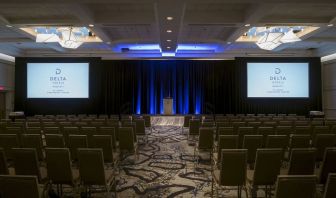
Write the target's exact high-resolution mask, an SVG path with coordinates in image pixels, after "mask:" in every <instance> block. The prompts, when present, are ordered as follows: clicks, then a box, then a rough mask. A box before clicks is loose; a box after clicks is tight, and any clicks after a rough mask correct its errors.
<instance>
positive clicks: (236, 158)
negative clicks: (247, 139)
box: [219, 149, 247, 186]
mask: <svg viewBox="0 0 336 198" xmlns="http://www.w3.org/2000/svg"><path fill="white" fill-rule="evenodd" d="M221 152H222V157H221V158H222V160H221V166H220V181H219V183H220V185H223V186H240V185H243V184H245V181H246V168H247V163H246V160H247V150H246V149H223V150H222V151H221Z"/></svg>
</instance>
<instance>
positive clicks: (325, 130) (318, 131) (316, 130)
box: [313, 126, 331, 135]
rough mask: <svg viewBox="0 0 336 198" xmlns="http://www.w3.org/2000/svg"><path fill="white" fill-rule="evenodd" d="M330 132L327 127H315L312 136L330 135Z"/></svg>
mask: <svg viewBox="0 0 336 198" xmlns="http://www.w3.org/2000/svg"><path fill="white" fill-rule="evenodd" d="M330 133H331V130H330V128H329V126H315V127H314V129H313V135H316V134H330Z"/></svg>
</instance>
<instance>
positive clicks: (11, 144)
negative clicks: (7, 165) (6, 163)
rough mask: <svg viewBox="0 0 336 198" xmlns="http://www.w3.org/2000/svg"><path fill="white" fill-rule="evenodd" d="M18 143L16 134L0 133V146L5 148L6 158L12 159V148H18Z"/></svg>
mask: <svg viewBox="0 0 336 198" xmlns="http://www.w3.org/2000/svg"><path fill="white" fill-rule="evenodd" d="M19 147H20V143H19V139H18V136H17V135H16V134H0V148H3V149H4V150H5V153H6V156H7V158H8V159H13V156H12V148H19Z"/></svg>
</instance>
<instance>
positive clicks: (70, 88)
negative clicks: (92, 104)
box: [27, 63, 89, 98]
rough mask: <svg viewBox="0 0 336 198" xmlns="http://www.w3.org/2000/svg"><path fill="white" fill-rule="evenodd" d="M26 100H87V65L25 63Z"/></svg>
mask: <svg viewBox="0 0 336 198" xmlns="http://www.w3.org/2000/svg"><path fill="white" fill-rule="evenodd" d="M27 98H89V63H27Z"/></svg>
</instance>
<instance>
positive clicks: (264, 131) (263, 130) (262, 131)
mask: <svg viewBox="0 0 336 198" xmlns="http://www.w3.org/2000/svg"><path fill="white" fill-rule="evenodd" d="M258 135H262V136H263V146H265V145H266V140H267V136H269V135H275V130H274V128H273V127H259V128H258Z"/></svg>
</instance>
